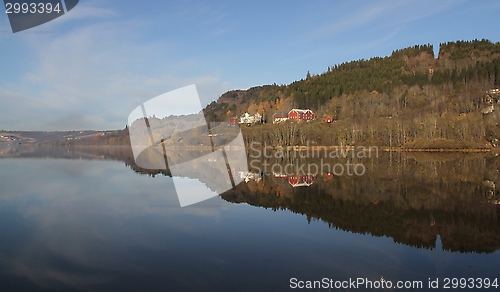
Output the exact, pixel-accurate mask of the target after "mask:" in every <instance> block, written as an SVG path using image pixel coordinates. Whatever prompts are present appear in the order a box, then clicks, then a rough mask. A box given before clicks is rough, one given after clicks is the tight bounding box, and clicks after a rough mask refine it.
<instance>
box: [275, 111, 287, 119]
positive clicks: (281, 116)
mask: <svg viewBox="0 0 500 292" xmlns="http://www.w3.org/2000/svg"><path fill="white" fill-rule="evenodd" d="M273 117H274V118H288V113H284V112H277V113H275V114H274V115H273Z"/></svg>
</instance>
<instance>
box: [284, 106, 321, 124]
mask: <svg viewBox="0 0 500 292" xmlns="http://www.w3.org/2000/svg"><path fill="white" fill-rule="evenodd" d="M315 118H316V115H315V114H314V112H313V111H312V110H310V109H296V108H294V109H292V110H291V111H290V112H288V119H290V120H296V121H312V120H314V119H315Z"/></svg>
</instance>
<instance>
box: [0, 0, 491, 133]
mask: <svg viewBox="0 0 500 292" xmlns="http://www.w3.org/2000/svg"><path fill="white" fill-rule="evenodd" d="M499 14H500V2H499V1H435V0H434V1H427V0H419V1H326V0H325V1H246V2H243V1H153V0H151V1H123V0H80V3H79V4H78V5H77V6H76V7H75V8H74V9H73V10H72V11H70V12H69V13H68V14H66V15H64V16H62V17H60V18H58V19H56V20H54V21H52V22H49V23H46V24H43V25H41V26H38V27H35V28H32V29H30V30H26V31H23V32H19V33H16V34H13V33H12V32H11V30H10V27H9V23H8V19H7V16H6V14H3V13H1V14H0V52H1V56H2V57H1V59H0V129H10V130H73V129H74V130H81V129H99V130H103V129H115V128H123V127H124V126H125V124H126V123H127V117H128V114H129V113H130V112H131V111H132V110H133V109H134V108H135V107H137V106H138V105H140V104H141V103H143V102H145V101H147V100H149V99H151V98H153V97H155V96H158V95H160V94H162V93H164V92H167V91H170V90H174V89H177V88H179V87H183V86H186V85H190V84H196V86H197V88H198V92H199V94H200V97H201V99H202V104H203V105H205V104H208V103H209V102H210V101H212V100H215V99H217V98H218V97H219V96H220V95H221V94H222V93H224V92H226V91H228V90H231V89H247V88H249V87H252V86H256V85H263V84H272V83H277V84H288V83H291V82H292V81H294V80H299V79H302V78H304V77H305V75H306V73H307V71H310V72H311V73H312V74H314V73H322V72H324V71H326V69H327V67H328V66H330V65H334V64H339V63H342V62H347V61H351V60H356V59H361V58H365V59H368V58H370V57H373V56H386V55H390V54H391V52H392V51H393V50H395V49H400V48H404V47H407V46H413V45H415V44H427V43H430V44H433V45H434V47H435V50H436V51H437V49H438V47H439V43H441V42H446V41H456V40H472V39H475V38H478V39H482V38H486V39H490V40H491V41H494V42H498V41H500V31H499V30H498V28H499V27H500V26H499V23H498V15H499Z"/></svg>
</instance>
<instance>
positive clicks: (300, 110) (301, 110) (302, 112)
mask: <svg viewBox="0 0 500 292" xmlns="http://www.w3.org/2000/svg"><path fill="white" fill-rule="evenodd" d="M292 111H296V112H297V113H299V114H305V113H307V112H308V111H309V112H311V113H314V112H313V111H312V110H310V109H298V108H292V109H291V110H290V112H292Z"/></svg>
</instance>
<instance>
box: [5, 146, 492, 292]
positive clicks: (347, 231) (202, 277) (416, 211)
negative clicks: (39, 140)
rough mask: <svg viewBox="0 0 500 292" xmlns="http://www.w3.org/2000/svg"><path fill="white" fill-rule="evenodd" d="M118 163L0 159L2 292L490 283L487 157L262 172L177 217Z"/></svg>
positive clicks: (59, 156)
mask: <svg viewBox="0 0 500 292" xmlns="http://www.w3.org/2000/svg"><path fill="white" fill-rule="evenodd" d="M129 155H130V153H129V152H128V151H127V150H123V149H118V150H117V149H105V150H102V149H94V148H92V149H90V150H89V149H83V150H82V149H78V150H74V149H65V148H61V149H31V148H29V149H28V148H25V149H14V150H12V149H11V150H9V151H3V153H2V155H1V156H3V158H2V159H0V188H1V191H0V232H1V235H2V237H1V238H2V240H1V241H0V269H1V270H0V271H1V272H0V286H1V287H2V290H4V291H14V290H16V291H18V290H92V291H109V290H120V291H128V290H131V291H137V290H164V291H285V290H289V289H290V285H291V282H290V279H291V278H296V279H297V281H300V280H303V281H308V280H309V281H314V280H317V281H321V280H322V279H323V278H329V279H332V280H334V281H344V280H348V279H349V278H351V279H356V278H358V277H360V278H365V279H368V280H371V281H378V280H380V278H381V277H384V279H386V280H390V281H392V282H393V283H394V284H395V283H396V281H398V280H402V281H409V280H416V281H422V283H423V289H413V291H426V290H429V289H428V282H429V278H431V279H432V280H435V279H436V278H439V281H440V288H443V287H442V286H443V284H444V282H443V281H444V278H445V277H456V278H460V277H465V278H470V277H473V278H490V279H494V278H500V274H499V272H498V271H500V269H499V267H500V265H499V263H500V252H499V251H498V250H499V249H500V219H499V214H500V211H499V208H498V207H497V206H495V205H494V202H495V200H496V199H497V198H498V191H497V189H496V185H497V181H498V180H497V172H498V171H497V170H498V168H499V167H498V166H499V165H500V163H499V162H498V161H497V160H498V159H497V158H496V157H495V156H493V155H492V154H478V155H475V154H466V155H462V154H453V155H444V156H443V155H423V156H422V155H420V156H419V155H409V156H408V155H406V156H402V155H399V154H398V155H392V156H388V155H381V157H378V158H373V159H368V160H366V161H363V163H364V164H365V165H366V173H365V174H364V175H363V176H361V177H348V176H331V175H326V174H317V175H315V176H314V177H309V182H310V185H309V186H301V187H293V186H292V184H294V183H295V182H296V181H297V179H298V180H301V179H302V180H304V181H305V180H307V178H300V177H299V178H293V177H288V176H287V177H284V176H278V174H277V173H274V174H273V173H272V172H265V173H259V174H255V176H253V177H249V180H248V183H243V184H241V185H240V186H238V188H237V189H236V190H234V191H232V192H228V193H226V194H223V195H222V196H220V197H216V198H213V199H210V200H207V201H205V202H202V203H199V204H196V205H193V206H190V207H185V208H180V207H179V201H178V199H177V197H176V194H175V191H174V187H173V183H172V179H171V178H170V177H168V176H165V175H162V174H158V173H148V172H147V171H144V170H140V169H137V167H135V166H134V165H133V164H131V162H130V161H131V160H130V156H129ZM124 162H125V163H124ZM280 163H286V161H281V162H280ZM133 169H135V171H134V170H133ZM153 175H154V176H153ZM492 184H493V185H492ZM499 284H500V283H499ZM318 290H322V291H328V289H318ZM360 290H361V289H360ZM368 290H375V289H368ZM435 290H436V289H434V290H433V291H435ZM448 290H449V289H448ZM462 290H464V289H462ZM465 290H467V289H465ZM472 290H474V289H471V291H472ZM490 290H494V289H490ZM330 291H357V290H356V289H352V288H347V289H345V288H339V289H335V288H333V289H330ZM378 291H392V289H389V290H387V289H386V290H383V289H379V290H378ZM396 291H410V289H396Z"/></svg>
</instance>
